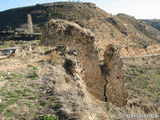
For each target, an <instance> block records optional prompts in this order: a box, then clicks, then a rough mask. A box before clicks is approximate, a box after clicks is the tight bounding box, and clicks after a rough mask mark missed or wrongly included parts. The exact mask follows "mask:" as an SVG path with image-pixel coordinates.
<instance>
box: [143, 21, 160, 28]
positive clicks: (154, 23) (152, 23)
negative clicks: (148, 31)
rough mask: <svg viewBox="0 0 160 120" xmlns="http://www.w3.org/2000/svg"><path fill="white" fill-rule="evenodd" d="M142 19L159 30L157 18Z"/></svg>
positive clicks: (159, 22)
mask: <svg viewBox="0 0 160 120" xmlns="http://www.w3.org/2000/svg"><path fill="white" fill-rule="evenodd" d="M143 21H145V22H147V23H148V24H150V25H151V26H152V27H154V28H156V29H157V30H160V20H159V19H144V20H143Z"/></svg>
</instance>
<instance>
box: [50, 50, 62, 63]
mask: <svg viewBox="0 0 160 120" xmlns="http://www.w3.org/2000/svg"><path fill="white" fill-rule="evenodd" d="M48 61H49V63H51V64H52V65H58V64H61V63H62V62H63V59H62V57H61V56H60V55H59V54H58V53H56V52H55V51H53V52H51V53H50V54H49V55H48Z"/></svg>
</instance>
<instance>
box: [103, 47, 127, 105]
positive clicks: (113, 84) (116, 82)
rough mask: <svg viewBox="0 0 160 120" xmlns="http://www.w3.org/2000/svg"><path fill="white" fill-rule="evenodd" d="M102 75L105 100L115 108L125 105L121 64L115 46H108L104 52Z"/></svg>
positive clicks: (125, 93) (125, 95) (125, 97)
mask: <svg viewBox="0 0 160 120" xmlns="http://www.w3.org/2000/svg"><path fill="white" fill-rule="evenodd" d="M102 68H103V69H102V73H103V76H104V77H105V80H106V85H105V88H104V90H105V98H106V101H109V102H111V103H113V104H115V105H116V106H119V107H121V106H124V105H126V103H127V97H128V94H127V89H126V87H125V81H124V72H123V69H122V68H123V62H122V60H121V58H120V57H119V54H118V51H117V49H116V47H115V46H113V45H108V46H107V48H106V50H105V52H104V63H103V66H102Z"/></svg>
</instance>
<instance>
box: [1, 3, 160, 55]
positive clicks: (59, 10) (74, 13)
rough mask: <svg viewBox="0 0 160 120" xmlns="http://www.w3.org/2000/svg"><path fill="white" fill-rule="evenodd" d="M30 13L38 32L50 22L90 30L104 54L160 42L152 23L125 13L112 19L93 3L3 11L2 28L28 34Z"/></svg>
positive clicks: (56, 4)
mask: <svg viewBox="0 0 160 120" xmlns="http://www.w3.org/2000/svg"><path fill="white" fill-rule="evenodd" d="M28 13H29V14H31V15H32V20H33V25H34V32H40V29H41V27H42V26H43V25H44V23H46V22H48V21H49V20H50V19H63V20H68V21H73V22H75V23H77V24H79V25H80V26H81V27H84V28H87V29H90V30H91V31H92V32H93V33H94V34H95V37H96V42H95V44H96V45H97V47H98V48H99V49H100V51H101V50H105V47H106V45H108V44H115V45H117V46H118V47H120V48H125V52H128V51H127V49H126V47H131V48H138V49H139V48H144V49H145V48H147V47H148V46H150V45H155V44H159V42H160V32H159V31H158V30H156V29H155V28H153V27H151V26H150V25H149V24H147V23H145V22H143V21H141V20H137V19H135V18H134V17H131V16H128V15H125V14H119V15H117V16H112V15H111V14H108V13H106V12H105V11H103V10H101V9H100V8H98V7H97V6H96V5H95V4H92V3H76V2H58V3H48V4H41V5H40V4H38V5H36V6H30V7H22V8H16V9H10V10H7V11H3V12H0V18H1V19H0V26H1V29H2V30H4V29H6V26H8V27H9V28H11V29H13V30H17V31H20V32H26V30H27V14H28ZM122 53H123V52H122ZM140 54H141V53H140Z"/></svg>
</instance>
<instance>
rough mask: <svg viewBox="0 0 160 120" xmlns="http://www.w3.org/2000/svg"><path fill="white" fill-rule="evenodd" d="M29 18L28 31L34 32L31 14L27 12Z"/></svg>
mask: <svg viewBox="0 0 160 120" xmlns="http://www.w3.org/2000/svg"><path fill="white" fill-rule="evenodd" d="M27 19H28V33H29V34H32V33H33V23H32V16H31V14H27Z"/></svg>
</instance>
